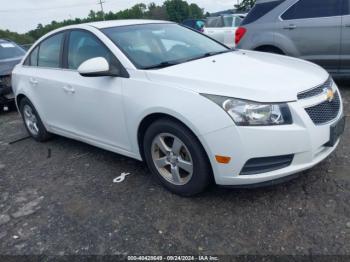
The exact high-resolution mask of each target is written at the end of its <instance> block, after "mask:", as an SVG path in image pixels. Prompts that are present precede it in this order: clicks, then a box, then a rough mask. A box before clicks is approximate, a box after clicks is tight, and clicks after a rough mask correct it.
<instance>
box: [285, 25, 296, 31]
mask: <svg viewBox="0 0 350 262" xmlns="http://www.w3.org/2000/svg"><path fill="white" fill-rule="evenodd" d="M296 28H297V26H296V25H287V26H285V27H283V29H287V30H294V29H296Z"/></svg>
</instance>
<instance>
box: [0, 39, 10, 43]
mask: <svg viewBox="0 0 350 262" xmlns="http://www.w3.org/2000/svg"><path fill="white" fill-rule="evenodd" d="M9 42H10V41H9V40H7V39H0V43H9Z"/></svg>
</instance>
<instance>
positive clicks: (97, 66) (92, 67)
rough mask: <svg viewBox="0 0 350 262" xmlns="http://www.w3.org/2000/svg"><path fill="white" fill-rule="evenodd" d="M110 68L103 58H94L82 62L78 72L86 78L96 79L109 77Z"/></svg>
mask: <svg viewBox="0 0 350 262" xmlns="http://www.w3.org/2000/svg"><path fill="white" fill-rule="evenodd" d="M109 69H110V66H109V64H108V62H107V60H106V58H103V57H95V58H91V59H88V60H86V61H85V62H83V63H82V64H81V65H80V66H79V68H78V72H79V74H80V75H82V76H86V77H96V76H111V75H112V74H111V72H110V70H109Z"/></svg>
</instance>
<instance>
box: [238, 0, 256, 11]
mask: <svg viewBox="0 0 350 262" xmlns="http://www.w3.org/2000/svg"><path fill="white" fill-rule="evenodd" d="M255 2H256V0H243V1H242V2H241V3H240V4H239V5H236V8H237V11H248V10H250V9H251V8H253V6H254V5H255Z"/></svg>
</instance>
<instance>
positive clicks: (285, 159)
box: [240, 155, 294, 176]
mask: <svg viewBox="0 0 350 262" xmlns="http://www.w3.org/2000/svg"><path fill="white" fill-rule="evenodd" d="M293 158H294V155H285V156H273V157H261V158H252V159H250V160H248V162H247V163H246V164H245V165H244V167H243V169H242V171H241V174H240V175H241V176H248V175H256V174H261V173H267V172H271V171H275V170H278V169H282V168H285V167H288V166H290V164H291V163H292V161H293Z"/></svg>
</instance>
